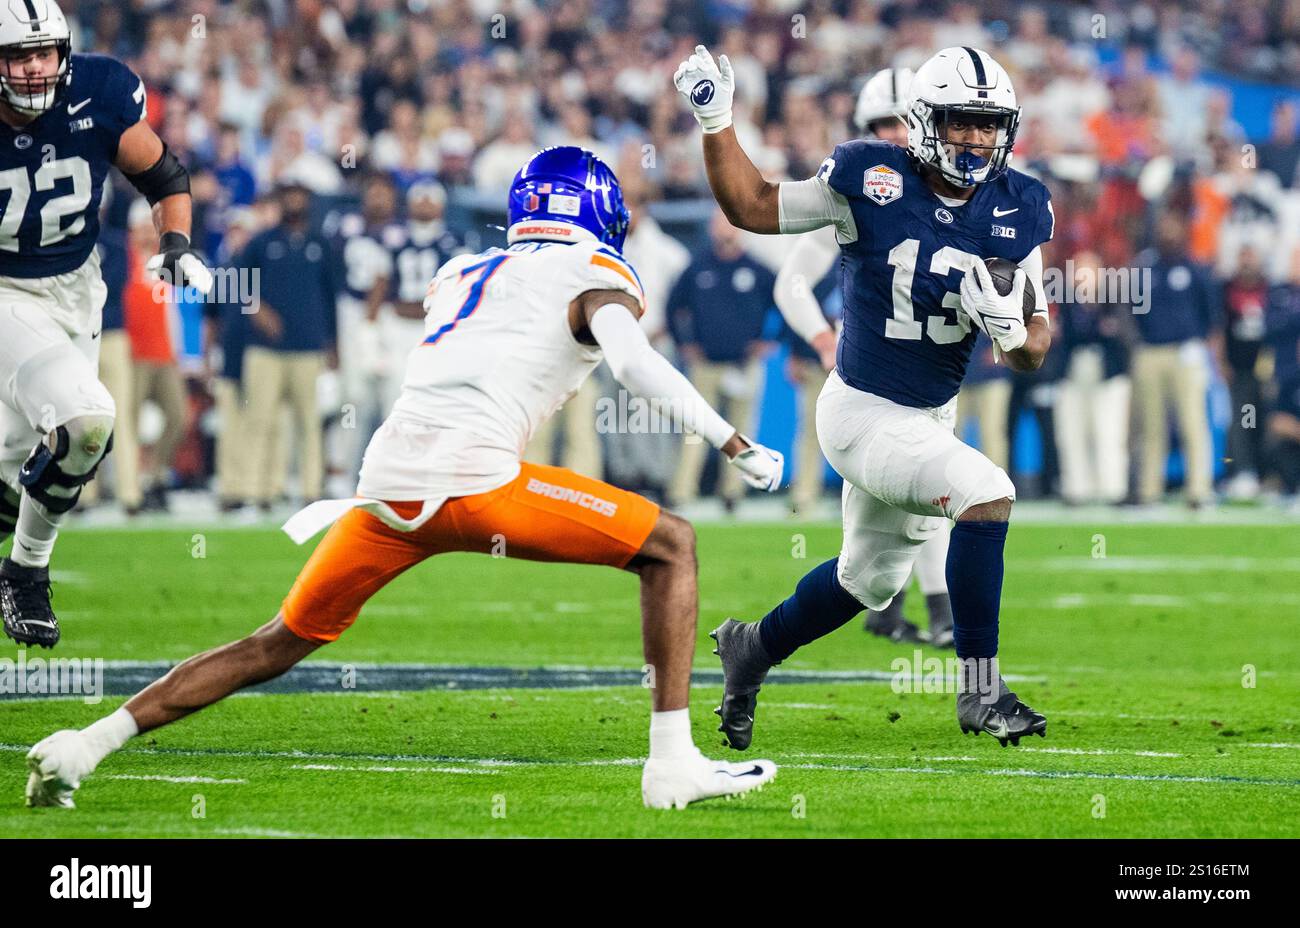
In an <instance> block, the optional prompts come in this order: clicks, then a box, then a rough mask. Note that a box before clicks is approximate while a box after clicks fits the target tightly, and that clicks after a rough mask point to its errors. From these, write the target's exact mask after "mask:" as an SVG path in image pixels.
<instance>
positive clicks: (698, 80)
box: [673, 45, 736, 133]
mask: <svg viewBox="0 0 1300 928" xmlns="http://www.w3.org/2000/svg"><path fill="white" fill-rule="evenodd" d="M673 83H674V84H676V85H677V89H678V90H680V91H681V92H682V95H683V96H684V97H686V100H687V102H689V103H690V104H691V111H692V112H694V113H695V118H696V120H697V121H698V122H699V124H700V127H701V128H702V129H704V131H705V132H709V133H713V132H721V131H722V130H723V129H725V128H727V126H729V125H731V96H732V94H733V93H734V92H735V89H736V78H735V75H734V74H732V72H731V62H730V61H728V60H727V56H726V55H723V56H722V57H721V58H719V59H718V62H717V64H714V62H713V56H712V55H710V54H709V50H708V49H707V48H705V47H704V46H703V45H697V46H695V54H694V55H691V57H689V58H687V59H686V60H685V61H683V62H682V63H681V64H679V65H678V66H677V73H676V74H674V75H673Z"/></svg>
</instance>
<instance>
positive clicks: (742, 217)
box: [704, 126, 781, 234]
mask: <svg viewBox="0 0 1300 928" xmlns="http://www.w3.org/2000/svg"><path fill="white" fill-rule="evenodd" d="M704 167H705V170H706V171H707V172H708V175H709V187H710V188H711V189H712V190H713V196H714V199H716V200H717V201H718V205H719V206H720V207H722V212H723V213H724V214H725V215H726V217H727V220H728V221H729V222H730V223H731V224H732V225H733V226H735V227H736V228H738V229H747V230H748V231H750V232H762V233H764V234H775V233H777V232H780V231H781V227H780V207H779V193H778V189H777V185H776V184H773V183H770V182H768V181H767V180H765V179H764V178H763V175H762V174H760V173H758V168H756V167H754V162H752V161H750V160H749V155H747V154H745V150H744V149H743V148H741V147H740V140H739V139H737V138H736V130H735V128H734V127H731V126H728V127H727V128H726V129H723V130H722V131H721V132H712V133H709V132H706V133H705V134H704Z"/></svg>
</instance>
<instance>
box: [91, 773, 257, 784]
mask: <svg viewBox="0 0 1300 928" xmlns="http://www.w3.org/2000/svg"><path fill="white" fill-rule="evenodd" d="M104 779H105V780H156V781H158V782H159V783H211V784H216V785H219V786H229V785H232V784H240V783H247V782H248V781H247V780H237V779H232V780H225V779H217V778H216V777H181V776H164V775H162V774H141V773H107V774H104Z"/></svg>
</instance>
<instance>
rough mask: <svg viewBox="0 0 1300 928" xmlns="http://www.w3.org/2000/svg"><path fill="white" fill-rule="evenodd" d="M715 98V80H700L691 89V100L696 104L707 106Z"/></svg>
mask: <svg viewBox="0 0 1300 928" xmlns="http://www.w3.org/2000/svg"><path fill="white" fill-rule="evenodd" d="M712 99H713V81H700V82H699V83H698V84H696V85H695V87H694V88H693V89H692V90H691V102H692V103H694V104H695V105H696V106H705V105H707V104H708V102H709V101H710V100H712Z"/></svg>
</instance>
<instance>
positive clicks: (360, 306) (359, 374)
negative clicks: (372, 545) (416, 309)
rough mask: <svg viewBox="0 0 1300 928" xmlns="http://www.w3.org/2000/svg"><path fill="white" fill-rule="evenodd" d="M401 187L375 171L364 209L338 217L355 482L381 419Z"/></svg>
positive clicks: (346, 444) (349, 464)
mask: <svg viewBox="0 0 1300 928" xmlns="http://www.w3.org/2000/svg"><path fill="white" fill-rule="evenodd" d="M396 216H397V189H396V187H395V186H394V184H393V181H392V179H391V178H390V177H389V176H388V175H387V174H380V173H375V174H372V175H371V176H370V177H368V178H367V179H366V181H365V183H364V185H363V187H362V199H361V211H360V212H359V213H349V214H347V215H344V216H342V217H339V218H338V220H337V227H336V228H335V229H333V230H332V231H333V235H334V239H335V250H334V254H335V259H336V261H337V262H338V264H337V269H338V272H337V274H336V275H335V279H336V280H338V281H340V282H341V283H342V285H343V286H342V290H341V291H340V292H339V294H338V301H337V302H338V316H339V318H338V352H339V376H340V380H341V382H342V383H341V385H342V388H343V398H344V401H345V402H346V403H350V404H352V406H353V416H354V418H355V421H354V422H353V423H352V426H351V427H347V428H343V429H340V437H341V439H342V441H341V442H340V444H341V445H342V450H341V453H340V457H341V459H342V463H343V465H344V468H345V472H346V474H347V475H348V477H349V479H351V480H355V478H356V475H357V471H358V469H359V468H360V466H361V453H362V452H363V451H364V450H365V446H366V442H367V441H369V439H370V435H371V433H372V432H373V431H374V428H375V427H376V426H377V425H378V420H380V419H382V412H381V409H382V406H383V402H382V399H381V390H380V386H381V375H382V372H383V357H382V348H381V346H380V343H379V334H378V328H379V327H378V326H377V325H373V324H371V323H370V320H373V319H377V318H378V317H379V313H380V310H381V309H382V307H383V305H384V303H385V302H387V300H388V280H389V278H390V277H391V276H392V264H393V261H392V255H391V254H390V253H389V252H388V250H387V249H386V248H385V247H384V245H383V238H384V232H385V230H386V229H389V228H394V229H396V228H397V226H396Z"/></svg>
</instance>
